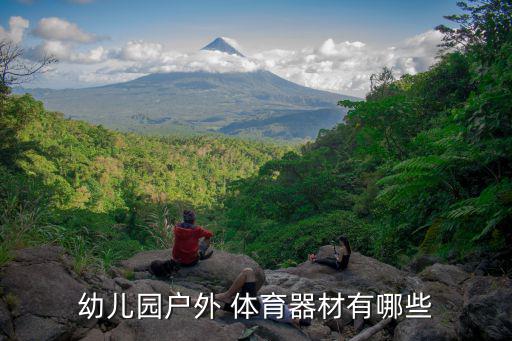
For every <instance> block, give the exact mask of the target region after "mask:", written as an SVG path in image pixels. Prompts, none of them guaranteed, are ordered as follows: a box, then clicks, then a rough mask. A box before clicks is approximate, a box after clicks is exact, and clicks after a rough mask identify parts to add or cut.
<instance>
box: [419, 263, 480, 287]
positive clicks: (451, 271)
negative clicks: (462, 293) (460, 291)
mask: <svg viewBox="0 0 512 341" xmlns="http://www.w3.org/2000/svg"><path fill="white" fill-rule="evenodd" d="M419 276H420V278H421V279H422V280H424V281H439V282H441V283H444V284H446V285H449V286H454V287H459V286H461V285H462V283H464V281H465V280H467V279H468V278H469V277H470V274H468V273H467V272H465V271H464V270H462V269H461V268H459V267H458V266H456V265H449V264H440V263H436V264H434V265H432V266H429V267H427V268H425V269H424V270H423V271H422V272H421V273H420V275H419Z"/></svg>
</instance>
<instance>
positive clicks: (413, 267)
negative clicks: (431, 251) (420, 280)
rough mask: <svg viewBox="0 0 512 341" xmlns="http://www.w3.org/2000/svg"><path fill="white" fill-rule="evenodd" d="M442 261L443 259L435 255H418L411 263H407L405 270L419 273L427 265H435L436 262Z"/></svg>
mask: <svg viewBox="0 0 512 341" xmlns="http://www.w3.org/2000/svg"><path fill="white" fill-rule="evenodd" d="M440 261H441V260H440V259H439V257H436V256H433V255H419V256H417V257H414V259H413V260H412V261H411V262H410V263H409V264H407V266H406V267H405V270H406V271H410V272H414V273H419V272H421V271H422V270H423V269H425V268H426V267H427V266H431V265H434V264H435V263H439V262H440Z"/></svg>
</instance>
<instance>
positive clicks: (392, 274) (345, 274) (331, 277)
mask: <svg viewBox="0 0 512 341" xmlns="http://www.w3.org/2000/svg"><path fill="white" fill-rule="evenodd" d="M329 252H330V253H329ZM329 254H331V256H332V246H329V245H328V246H323V247H322V248H320V251H319V252H318V257H319V258H320V257H323V256H324V255H329ZM283 271H286V272H288V273H291V274H294V275H297V276H300V277H304V278H308V279H312V280H315V279H317V280H318V279H320V280H321V281H322V282H324V283H326V284H328V286H330V287H331V288H337V287H340V284H341V283H343V285H342V287H343V288H344V289H345V290H344V291H345V292H348V291H352V292H353V293H355V292H374V293H396V292H401V290H402V289H403V288H404V287H405V277H406V275H407V273H405V272H403V271H401V270H399V269H397V268H395V267H393V266H391V265H388V264H385V263H382V262H379V261H378V260H376V259H373V258H370V257H366V256H363V255H361V254H360V253H358V252H353V253H352V254H351V256H350V262H349V265H348V268H347V269H345V270H344V271H336V270H335V269H332V268H330V267H328V266H324V265H320V264H315V263H311V262H309V261H307V262H304V263H302V264H299V265H298V266H297V267H293V268H287V269H283ZM329 282H330V283H329ZM333 283H334V284H335V285H334V286H332V284H333ZM336 284H337V285H336ZM348 289H352V290H348Z"/></svg>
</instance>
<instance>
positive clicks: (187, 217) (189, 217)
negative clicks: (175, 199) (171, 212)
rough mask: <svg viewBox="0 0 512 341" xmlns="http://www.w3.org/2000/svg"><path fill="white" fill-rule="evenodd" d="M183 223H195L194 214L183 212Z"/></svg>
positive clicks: (189, 211) (187, 211)
mask: <svg viewBox="0 0 512 341" xmlns="http://www.w3.org/2000/svg"><path fill="white" fill-rule="evenodd" d="M183 221H184V222H185V223H193V222H195V221H196V214H195V213H194V211H192V210H185V211H183Z"/></svg>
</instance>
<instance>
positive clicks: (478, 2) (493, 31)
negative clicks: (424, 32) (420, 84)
mask: <svg viewBox="0 0 512 341" xmlns="http://www.w3.org/2000/svg"><path fill="white" fill-rule="evenodd" d="M457 5H458V6H459V8H460V9H461V10H462V11H463V12H465V13H463V14H453V15H448V16H445V18H446V19H448V20H450V21H452V22H454V23H456V24H457V25H458V26H459V27H458V28H450V27H448V26H446V25H439V26H437V27H436V30H438V31H440V32H441V33H443V34H444V37H443V44H441V46H442V47H444V48H446V49H452V48H455V49H460V50H465V51H468V50H473V51H476V52H478V53H479V54H480V57H481V58H482V59H483V61H490V60H489V59H490V58H489V57H492V56H493V55H494V52H495V51H498V50H499V49H500V47H501V46H502V45H503V44H504V43H506V42H508V41H510V34H511V29H512V1H511V0H469V1H460V2H458V3H457Z"/></svg>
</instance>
